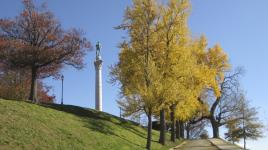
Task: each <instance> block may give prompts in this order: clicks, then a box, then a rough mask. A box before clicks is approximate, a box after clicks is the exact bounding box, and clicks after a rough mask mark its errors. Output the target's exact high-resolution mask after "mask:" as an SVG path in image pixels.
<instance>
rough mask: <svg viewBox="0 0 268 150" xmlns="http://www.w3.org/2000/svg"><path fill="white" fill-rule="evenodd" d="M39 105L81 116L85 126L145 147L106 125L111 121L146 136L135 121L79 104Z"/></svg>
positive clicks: (140, 135)
mask: <svg viewBox="0 0 268 150" xmlns="http://www.w3.org/2000/svg"><path fill="white" fill-rule="evenodd" d="M40 105H41V106H43V107H46V108H51V109H55V110H58V111H63V112H66V113H70V114H73V115H76V116H79V117H82V120H83V121H84V122H85V127H87V128H89V129H91V130H93V131H97V132H100V133H102V134H105V135H112V136H116V137H118V138H120V139H122V140H124V141H126V142H128V143H131V144H133V145H136V146H139V147H142V148H145V147H143V146H142V145H139V144H137V143H134V142H133V141H130V140H128V139H127V135H126V136H122V135H118V134H116V133H115V132H114V129H113V128H112V126H111V125H108V122H109V123H112V124H114V125H116V126H119V127H121V128H124V129H125V130H127V131H129V132H131V133H133V134H136V135H137V136H139V137H141V138H144V139H146V137H145V136H144V133H143V132H142V131H140V130H138V129H137V128H135V126H138V124H137V123H135V122H132V121H128V120H125V119H122V118H119V117H117V116H113V115H111V114H108V113H105V112H100V111H96V110H92V109H87V108H83V107H79V106H73V105H60V104H44V103H43V104H40ZM115 119H116V120H115ZM105 121H108V122H105Z"/></svg>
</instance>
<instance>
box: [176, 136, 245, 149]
mask: <svg viewBox="0 0 268 150" xmlns="http://www.w3.org/2000/svg"><path fill="white" fill-rule="evenodd" d="M171 150H242V148H241V147H239V146H237V145H234V144H231V143H228V142H226V141H224V140H222V139H204V140H186V141H184V142H183V143H182V144H180V145H179V146H177V147H175V148H173V149H171Z"/></svg>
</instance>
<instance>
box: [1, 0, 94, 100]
mask: <svg viewBox="0 0 268 150" xmlns="http://www.w3.org/2000/svg"><path fill="white" fill-rule="evenodd" d="M23 4H24V10H23V11H22V12H21V13H20V15H19V16H17V17H16V18H15V19H0V63H3V64H5V65H7V66H8V67H10V68H25V69H29V70H30V72H31V88H30V97H29V99H30V100H32V101H35V102H37V99H36V86H37V85H36V84H37V79H38V78H44V77H48V76H52V75H55V74H57V73H58V72H59V70H60V69H61V68H62V67H63V66H64V65H65V64H66V65H71V66H73V67H75V68H78V69H80V68H82V67H83V56H84V55H85V53H86V49H85V48H89V47H90V44H89V42H88V41H87V40H86V39H85V38H82V32H81V31H79V30H77V29H71V30H68V31H66V30H63V29H62V27H61V25H60V23H59V21H58V20H57V19H55V17H54V15H53V14H52V13H51V12H49V11H47V10H46V8H43V9H42V10H41V9H38V8H37V7H35V6H34V4H33V2H32V0H24V1H23Z"/></svg>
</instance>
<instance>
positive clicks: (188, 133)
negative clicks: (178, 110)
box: [186, 124, 190, 140]
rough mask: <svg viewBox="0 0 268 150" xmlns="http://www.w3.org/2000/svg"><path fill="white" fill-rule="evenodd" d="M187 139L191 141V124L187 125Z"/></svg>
mask: <svg viewBox="0 0 268 150" xmlns="http://www.w3.org/2000/svg"><path fill="white" fill-rule="evenodd" d="M186 137H187V139H188V140H189V139H190V124H187V126H186Z"/></svg>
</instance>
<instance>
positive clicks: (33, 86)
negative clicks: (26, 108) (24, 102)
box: [29, 67, 37, 102]
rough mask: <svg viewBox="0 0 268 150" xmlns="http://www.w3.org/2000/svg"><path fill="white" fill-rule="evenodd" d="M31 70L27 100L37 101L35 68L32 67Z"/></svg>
mask: <svg viewBox="0 0 268 150" xmlns="http://www.w3.org/2000/svg"><path fill="white" fill-rule="evenodd" d="M31 71H32V76H31V91H30V97H29V100H31V101H32V102H37V69H36V68H34V67H33V68H32V70H31Z"/></svg>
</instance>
